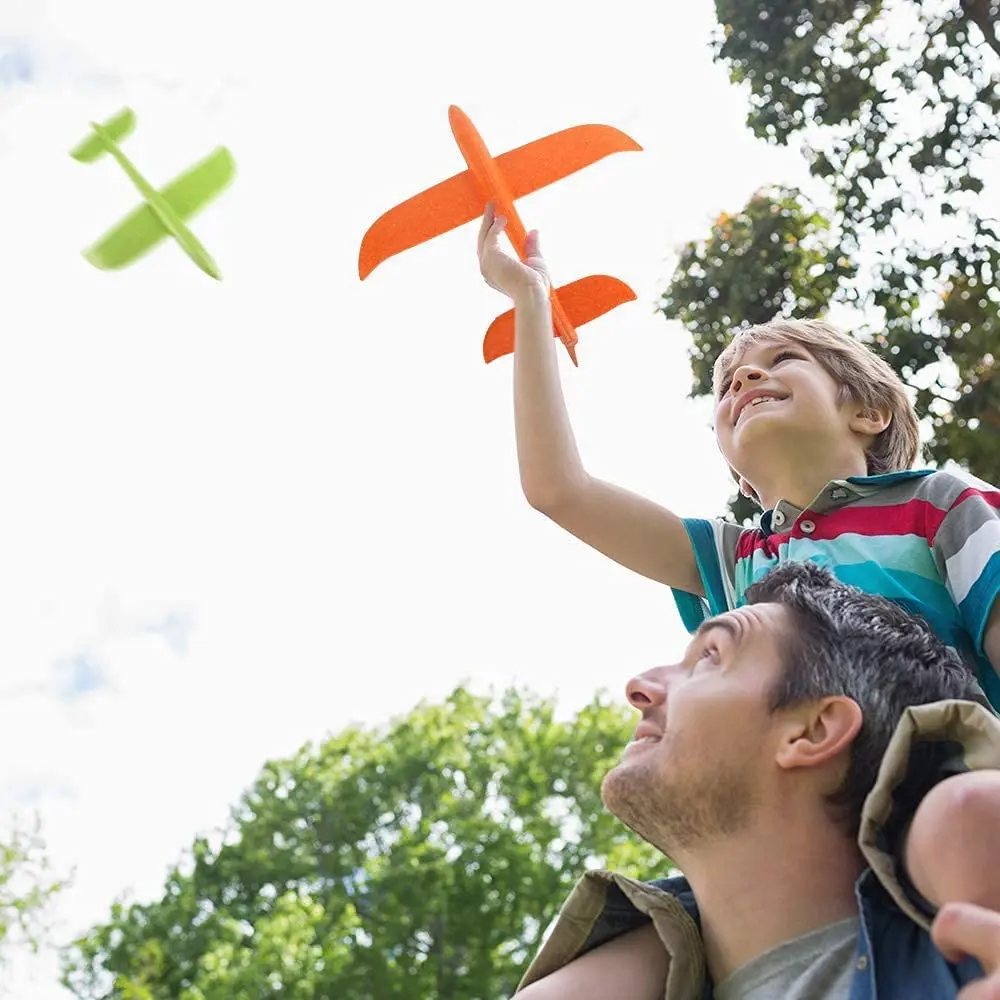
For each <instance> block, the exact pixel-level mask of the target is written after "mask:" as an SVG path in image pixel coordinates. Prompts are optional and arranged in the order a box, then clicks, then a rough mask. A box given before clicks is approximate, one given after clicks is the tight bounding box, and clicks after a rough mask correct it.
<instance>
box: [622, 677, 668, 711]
mask: <svg viewBox="0 0 1000 1000" xmlns="http://www.w3.org/2000/svg"><path fill="white" fill-rule="evenodd" d="M666 682H667V671H666V667H654V668H653V669H652V670H647V671H646V672H645V673H642V674H639V675H638V676H636V677H633V678H632V680H630V681H629V682H628V684H626V685H625V697H626V698H628V702H629V704H630V705H631V706H632V707H633V708H638V709H643V708H650V707H653V706H656V705H662V704H663V703H664V702H665V701H666V700H667V683H666Z"/></svg>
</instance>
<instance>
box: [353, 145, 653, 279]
mask: <svg viewBox="0 0 1000 1000" xmlns="http://www.w3.org/2000/svg"><path fill="white" fill-rule="evenodd" d="M641 149H642V147H641V146H640V145H639V144H638V143H637V142H635V141H634V140H633V139H630V138H629V137H628V136H627V135H625V133H624V132H619V131H618V129H616V128H612V127H611V126H610V125H577V126H575V127H573V128H568V129H564V130H563V131H561V132H555V133H553V134H552V135H548V136H546V137H545V138H543V139H536V140H535V141H534V142H529V143H528V144H527V145H524V146H518V147H517V148H516V149H512V150H510V151H509V152H506V153H501V154H500V155H499V156H497V157H495V158H494V162H495V163H496V165H497V167H498V169H499V171H500V173H501V175H502V176H503V179H504V181H505V182H506V184H507V188H508V190H509V191H510V193H511V196H512V197H513V198H522V197H524V195H526V194H530V193H531V192H532V191H537V190H538V189H539V188H543V187H546V186H547V185H549V184H554V183H555V182H556V181H559V180H562V179H563V178H564V177H568V176H569V175H570V174H572V173H575V172H576V171H577V170H582V169H583V168H584V167H587V166H589V165H590V164H591V163H596V162H597V161H598V160H601V159H604V157H606V156H610V155H611V154H612V153H620V152H627V151H631V150H641ZM494 197H495V196H494ZM485 208H486V198H485V197H484V195H483V192H482V191H481V190H480V188H479V185H478V184H477V182H476V180H475V178H474V177H473V175H472V173H471V171H468V170H465V171H463V172H462V173H460V174H456V175H455V176H454V177H449V178H448V180H446V181H442V182H441V183H440V184H435V185H434V187H431V188H428V189H427V190H426V191H422V192H421V193H420V194H417V195H414V196H413V197H412V198H409V199H408V200H407V201H404V202H403V203H402V204H400V205H397V206H396V207H395V208H390V209H389V211H388V212H386V213H385V214H384V215H382V216H380V217H379V218H378V219H376V221H375V222H374V223H372V225H371V226H370V227H369V229H368V232H366V233H365V235H364V238H363V239H362V241H361V252H360V254H359V255H358V274H359V275H360V276H361V279H362V280H364V279H365V278H366V277H368V275H369V274H371V272H372V271H373V270H374V269H375V268H376V267H378V265H379V264H381V263H382V261H384V260H386V259H388V258H389V257H392V256H394V255H395V254H398V253H402V252H403V251H404V250H409V249H410V248H411V247H415V246H417V245H418V244H420V243H425V242H426V241H427V240H431V239H433V238H434V237H435V236H441V235H443V234H444V233H447V232H449V231H450V230H452V229H456V228H457V227H458V226H462V225H464V224H465V223H466V222H472V220H473V219H476V218H478V217H479V216H481V215H482V214H483V211H484V210H485Z"/></svg>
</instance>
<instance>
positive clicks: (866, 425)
mask: <svg viewBox="0 0 1000 1000" xmlns="http://www.w3.org/2000/svg"><path fill="white" fill-rule="evenodd" d="M891 423H892V410H890V409H889V407H888V406H878V407H876V406H860V405H858V404H854V410H853V411H852V413H851V421H850V427H851V430H852V431H854V432H855V434H868V435H870V436H871V437H873V438H874V437H878V436H879V434H881V433H882V431H884V430H885V429H886V428H887V427H888V426H889V425H890V424H891Z"/></svg>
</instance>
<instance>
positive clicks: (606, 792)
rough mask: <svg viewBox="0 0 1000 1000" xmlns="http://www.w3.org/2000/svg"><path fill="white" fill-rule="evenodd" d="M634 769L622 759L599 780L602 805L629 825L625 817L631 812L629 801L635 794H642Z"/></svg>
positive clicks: (640, 784) (639, 781)
mask: <svg viewBox="0 0 1000 1000" xmlns="http://www.w3.org/2000/svg"><path fill="white" fill-rule="evenodd" d="M636 770H637V769H636V768H634V767H629V762H628V761H627V760H623V761H621V762H620V763H618V764H616V765H615V766H614V767H613V768H612V769H611V770H610V771H608V773H607V774H606V775H604V780H603V781H602V782H601V801H602V802H603V803H604V807H605V808H606V809H607V810H608V812H610V813H611V814H612V815H613V816H617V817H618V819H620V820H621V821H622V822H623V823H625V824H627V825H631V824H629V821H628V819H626V816H627V815H630V814H631V812H632V809H631V808H630V805H631V802H632V800H633V799H634V798H635V797H636V795H637V794H638V795H641V794H642V781H641V779H640V778H639V775H637V774H636Z"/></svg>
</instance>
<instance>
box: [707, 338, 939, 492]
mask: <svg viewBox="0 0 1000 1000" xmlns="http://www.w3.org/2000/svg"><path fill="white" fill-rule="evenodd" d="M766 340H777V341H779V342H780V341H791V342H792V343H796V344H800V345H801V346H802V347H805V348H806V349H807V350H808V351H809V352H810V353H811V354H812V355H813V356H814V357H815V358H816V360H817V361H818V362H819V363H820V364H821V365H822V366H823V367H824V368H825V369H826V370H827V372H829V374H830V375H831V377H832V378H833V379H834V380H835V381H836V383H837V384H838V385H839V386H840V394H841V399H840V401H841V402H844V403H846V402H848V401H851V400H853V401H854V402H856V403H860V404H861V405H862V406H867V407H871V408H872V409H881V408H883V407H885V408H886V409H888V410H889V412H890V413H891V414H892V420H891V422H890V423H889V426H888V427H887V428H886V429H885V430H884V431H882V433H881V434H879V436H878V437H877V438H876V439H875V441H874V442H873V443H872V446H871V447H870V448H869V449H868V453H867V459H868V475H870V476H877V475H879V474H881V473H884V472H900V471H903V470H905V469H910V468H912V467H913V463H914V462H915V461H916V460H917V456H918V455H919V453H920V428H919V426H918V424H917V415H916V413H915V412H914V409H913V404H912V403H911V402H910V399H909V397H908V396H907V394H906V389H905V387H904V385H903V381H902V379H900V377H899V376H898V375H897V374H896V373H895V372H894V371H893V369H892V367H891V366H890V365H889V364H888V363H887V362H885V361H883V360H882V359H881V358H880V357H878V355H876V354H874V353H873V352H872V351H870V350H869V349H868V348H867V347H865V345H864V344H862V343H861V342H860V341H858V340H855V338H854V337H852V336H850V335H849V334H847V333H845V332H844V331H843V330H841V329H839V328H838V327H836V326H833V324H831V323H826V322H824V321H822V320H815V319H806V320H801V319H774V320H771V322H769V323H760V324H758V325H757V326H751V327H747V329H745V330H740V331H738V332H737V333H736V334H735V335H734V336H733V339H732V340H731V341H730V342H729V344H728V345H727V346H726V348H725V350H724V351H723V352H722V353H721V354H720V355H719V357H718V358H717V360H716V362H715V368H714V371H713V377H712V384H713V389H714V390H715V395H716V396H718V387H719V386H720V385H721V384H722V382H723V381H724V379H726V378H727V377H728V376H729V375H730V374H731V372H732V370H733V369H734V368H735V367H736V365H737V361H738V359H739V357H740V356H741V355H742V353H743V351H744V349H745V348H746V347H749V346H750V345H752V344H756V343H759V342H760V341H766ZM733 475H734V477H735V478H736V480H737V482H739V479H740V477H739V476H738V475H737V474H736V473H735V472H734V473H733Z"/></svg>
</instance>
